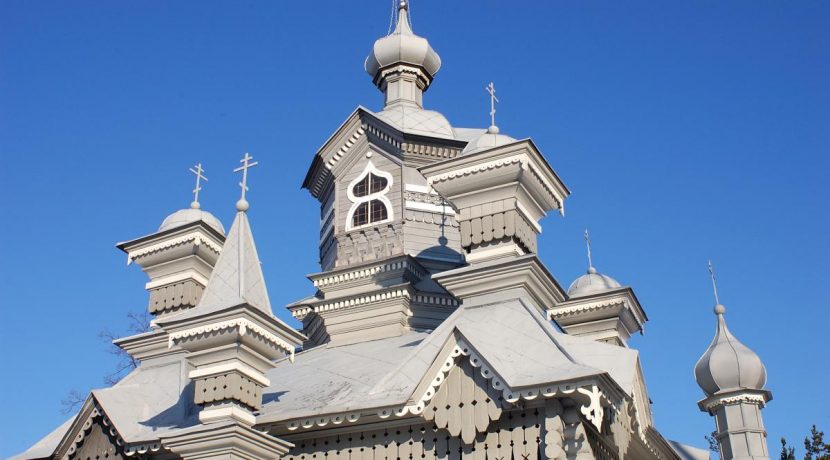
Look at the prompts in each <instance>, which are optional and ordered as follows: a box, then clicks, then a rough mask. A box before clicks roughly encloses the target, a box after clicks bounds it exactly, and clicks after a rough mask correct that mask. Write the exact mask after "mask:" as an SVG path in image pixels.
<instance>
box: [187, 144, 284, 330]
mask: <svg viewBox="0 0 830 460" xmlns="http://www.w3.org/2000/svg"><path fill="white" fill-rule="evenodd" d="M251 160H253V157H252V156H250V155H249V154H247V153H246V154H245V157H244V158H242V160H240V163H242V166H240V167H238V168H236V169H234V172H242V181H241V182H239V187H240V188H241V191H242V196H241V198H240V199H239V201H237V203H236V210H237V212H236V218H235V219H234V220H233V225H231V230H230V231H229V232H228V236H227V238H226V239H225V247H224V248H223V249H222V253H221V254H220V255H219V260H217V261H216V265H215V266H214V267H213V273H212V274H211V276H210V279H209V280H208V284H207V287H205V292H204V294H202V299H201V301H200V302H199V305H197V306H196V307H197V310H201V311H202V312H204V311H206V310H214V309H218V308H223V307H229V306H233V305H238V304H240V303H243V302H244V303H247V304H248V305H250V306H252V307H255V308H258V309H260V310H262V311H264V312H265V313H267V314H268V315H273V313H272V312H271V302H270V301H269V300H268V290H267V289H266V288H265V278H264V277H263V275H262V268H261V267H260V263H259V256H257V252H256V244H254V235H253V233H252V232H251V224H250V223H249V222H248V214H247V211H248V208H249V204H248V201H247V200H246V199H245V193H246V192H247V191H248V169H250V168H252V167H254V166H256V165H257V164H258V163H257V162H255V161H251Z"/></svg>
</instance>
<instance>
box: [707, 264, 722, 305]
mask: <svg viewBox="0 0 830 460" xmlns="http://www.w3.org/2000/svg"><path fill="white" fill-rule="evenodd" d="M709 278H712V290H713V291H715V304H716V305H720V299H719V298H718V282H717V281H716V280H715V268H714V267H712V261H711V260H710V261H709Z"/></svg>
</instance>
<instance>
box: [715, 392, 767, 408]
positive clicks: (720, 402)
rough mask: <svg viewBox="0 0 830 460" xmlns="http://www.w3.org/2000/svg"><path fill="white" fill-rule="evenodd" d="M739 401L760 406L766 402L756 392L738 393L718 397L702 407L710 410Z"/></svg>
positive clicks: (738, 402)
mask: <svg viewBox="0 0 830 460" xmlns="http://www.w3.org/2000/svg"><path fill="white" fill-rule="evenodd" d="M740 403H750V404H758V405H759V406H761V407H764V405H765V404H766V403H767V400H766V398H765V397H764V396H763V395H756V394H746V393H745V394H739V395H735V396H727V397H725V398H718V399H715V400H713V401H710V402H708V403H706V405H704V406H703V408H704V409H706V410H707V411H711V410H712V409H714V408H716V407H718V406H726V405H730V404H740Z"/></svg>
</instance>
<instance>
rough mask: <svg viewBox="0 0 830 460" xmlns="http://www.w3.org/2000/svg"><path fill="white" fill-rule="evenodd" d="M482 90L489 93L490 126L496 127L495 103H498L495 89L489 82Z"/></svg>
mask: <svg viewBox="0 0 830 460" xmlns="http://www.w3.org/2000/svg"><path fill="white" fill-rule="evenodd" d="M484 89H486V90H487V92H488V93H490V126H496V102H500V101H499V98H497V97H496V87H495V86H494V85H493V82H492V81H491V82H490V84H489V85H487V87H486V88H484Z"/></svg>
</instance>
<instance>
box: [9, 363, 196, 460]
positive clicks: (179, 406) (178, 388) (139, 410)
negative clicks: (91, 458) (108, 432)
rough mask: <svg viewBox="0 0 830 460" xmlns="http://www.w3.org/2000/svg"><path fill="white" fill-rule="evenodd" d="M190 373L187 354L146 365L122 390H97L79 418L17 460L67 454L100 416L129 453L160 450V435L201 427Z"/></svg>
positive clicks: (124, 381) (121, 385)
mask: <svg viewBox="0 0 830 460" xmlns="http://www.w3.org/2000/svg"><path fill="white" fill-rule="evenodd" d="M185 373H186V370H185V364H184V362H183V360H182V358H181V355H180V356H178V357H176V356H174V357H169V358H166V359H162V360H158V361H154V362H153V363H152V364H150V365H146V364H145V365H142V366H140V367H138V368H137V369H136V370H134V371H133V372H131V373H130V374H129V375H127V376H126V377H124V378H123V379H122V380H121V381H120V382H118V383H117V384H116V385H114V386H112V387H110V388H105V389H100V390H93V391H92V392H91V393H90V395H89V396H88V398H87V400H86V402H85V403H84V405H83V407H82V408H81V410H80V411H79V412H78V413H77V414H76V415H74V416H73V417H71V418H70V419H69V420H67V421H66V422H64V423H63V424H62V425H61V426H60V427H58V428H57V429H55V430H54V431H53V432H52V433H50V434H48V435H47V436H45V437H44V438H43V439H41V440H40V441H38V442H37V443H36V444H35V445H34V446H32V447H31V448H29V449H28V450H26V451H25V452H23V453H22V454H19V455H17V456H15V457H13V458H14V459H15V460H24V459H36V458H46V457H51V456H53V455H54V454H55V453H56V450H58V449H60V450H65V447H63V446H66V445H67V443H69V442H76V441H77V439H76V438H78V433H79V430H81V429H84V428H83V425H84V423H85V422H86V421H87V420H88V419H90V418H92V417H93V416H94V415H95V414H94V413H95V411H98V412H101V414H100V415H102V416H103V417H105V418H106V419H107V423H109V425H110V426H111V428H112V429H113V430H114V432H115V433H116V434H117V436H118V438H120V439H121V440H123V442H124V445H125V449H127V450H128V451H130V450H144V449H152V448H153V447H155V449H158V445H157V442H156V441H157V440H158V436H159V434H161V433H165V432H170V431H174V430H177V429H180V428H183V427H188V426H192V425H196V424H198V423H199V421H198V418H197V416H196V413H197V411H196V408H195V406H193V400H192V397H187V396H185V394H186V392H187V388H186V387H187V383H188V380H187V378H186V376H185ZM80 439H82V438H80ZM154 444H155V445H154Z"/></svg>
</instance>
